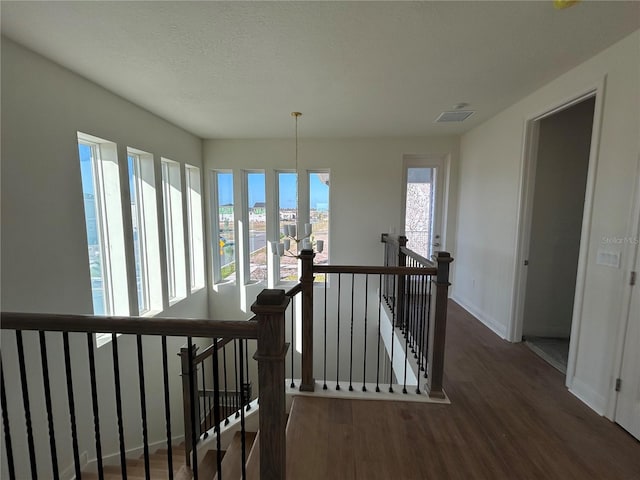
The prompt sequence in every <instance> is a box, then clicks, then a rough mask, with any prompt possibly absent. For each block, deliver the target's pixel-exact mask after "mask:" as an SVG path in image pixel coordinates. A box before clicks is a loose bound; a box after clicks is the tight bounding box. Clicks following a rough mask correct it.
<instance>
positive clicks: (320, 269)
mask: <svg viewBox="0 0 640 480" xmlns="http://www.w3.org/2000/svg"><path fill="white" fill-rule="evenodd" d="M313 273H355V274H364V275H377V274H381V275H436V274H437V273H438V269H437V267H395V266H392V267H385V266H365V265H314V266H313Z"/></svg>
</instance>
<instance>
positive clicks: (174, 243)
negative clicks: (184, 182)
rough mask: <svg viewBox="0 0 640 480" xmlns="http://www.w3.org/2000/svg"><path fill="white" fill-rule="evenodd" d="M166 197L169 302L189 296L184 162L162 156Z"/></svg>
mask: <svg viewBox="0 0 640 480" xmlns="http://www.w3.org/2000/svg"><path fill="white" fill-rule="evenodd" d="M161 164H162V199H163V202H164V237H165V247H166V250H165V254H166V261H167V286H168V297H169V304H173V303H175V302H177V301H178V300H182V299H183V298H185V297H186V296H187V278H186V256H185V244H184V229H183V217H182V186H181V179H180V165H179V164H178V163H176V162H174V161H171V160H167V159H165V158H163V159H162V162H161Z"/></svg>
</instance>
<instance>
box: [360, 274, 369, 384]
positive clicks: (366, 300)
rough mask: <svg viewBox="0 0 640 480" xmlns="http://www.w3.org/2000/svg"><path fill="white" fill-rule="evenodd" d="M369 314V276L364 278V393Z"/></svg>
mask: <svg viewBox="0 0 640 480" xmlns="http://www.w3.org/2000/svg"><path fill="white" fill-rule="evenodd" d="M368 313H369V275H365V277H364V357H363V364H362V391H363V392H366V391H367V386H366V383H367V318H368Z"/></svg>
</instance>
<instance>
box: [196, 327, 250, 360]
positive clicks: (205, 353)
mask: <svg viewBox="0 0 640 480" xmlns="http://www.w3.org/2000/svg"><path fill="white" fill-rule="evenodd" d="M251 320H254V319H253V318H252V319H251ZM232 340H233V338H230V337H227V338H218V345H214V344H213V343H212V344H211V345H209V346H208V347H207V348H205V349H204V350H203V351H202V352H200V353H199V354H197V355H196V356H195V357H193V364H194V365H197V364H198V363H201V362H203V361H205V360H206V359H207V358H209V357H210V356H211V355H213V352H215V351H218V350H220V349H221V348H222V347H224V346H225V345H227V344H228V343H230V342H231V341H232Z"/></svg>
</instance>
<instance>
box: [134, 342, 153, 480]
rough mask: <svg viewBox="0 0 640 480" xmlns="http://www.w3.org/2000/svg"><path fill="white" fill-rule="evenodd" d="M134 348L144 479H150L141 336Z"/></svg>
mask: <svg viewBox="0 0 640 480" xmlns="http://www.w3.org/2000/svg"><path fill="white" fill-rule="evenodd" d="M136 347H137V351H138V384H139V386H140V416H141V417H142V448H143V455H144V470H145V478H146V479H147V480H149V479H150V478H151V471H150V468H151V467H150V465H149V432H148V430H147V398H146V392H145V383H144V360H143V356H142V335H136Z"/></svg>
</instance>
